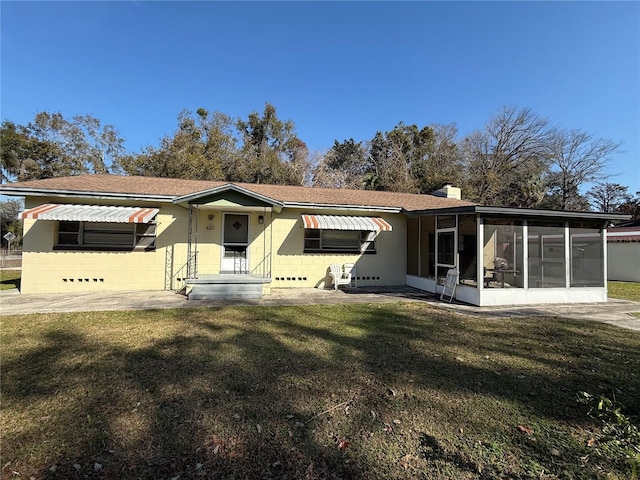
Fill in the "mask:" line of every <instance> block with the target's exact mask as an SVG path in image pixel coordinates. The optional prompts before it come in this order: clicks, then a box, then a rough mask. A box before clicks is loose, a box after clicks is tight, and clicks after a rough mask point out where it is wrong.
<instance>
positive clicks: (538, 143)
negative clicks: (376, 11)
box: [462, 107, 550, 207]
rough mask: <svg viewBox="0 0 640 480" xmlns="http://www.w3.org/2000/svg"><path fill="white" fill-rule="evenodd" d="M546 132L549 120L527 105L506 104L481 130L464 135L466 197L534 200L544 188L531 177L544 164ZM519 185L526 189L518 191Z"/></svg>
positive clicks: (520, 203)
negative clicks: (514, 105) (539, 186)
mask: <svg viewBox="0 0 640 480" xmlns="http://www.w3.org/2000/svg"><path fill="white" fill-rule="evenodd" d="M549 133H550V129H549V122H548V121H547V120H546V119H544V118H541V117H539V116H538V115H536V114H535V113H533V112H532V111H531V110H530V109H528V108H524V109H520V110H518V109H516V108H515V107H505V108H504V109H503V110H502V111H501V112H500V113H499V114H498V115H497V116H496V117H494V118H493V119H492V120H490V121H489V123H488V124H487V126H486V127H485V129H484V130H482V131H479V132H475V133H473V134H471V135H469V136H468V137H466V138H465V139H464V141H463V143H462V157H463V164H464V167H465V175H466V180H465V183H464V185H465V189H466V190H467V196H468V198H470V199H471V200H475V201H477V202H480V203H483V204H485V205H501V206H515V207H531V206H532V205H534V204H535V203H537V202H538V201H539V200H540V199H541V198H542V195H543V192H542V190H540V191H537V183H536V182H535V181H532V180H531V179H535V178H540V176H541V175H542V173H543V172H544V171H545V170H546V168H547V164H548V158H549V149H548V140H549ZM520 185H524V186H525V187H526V192H520V191H519V186H520ZM532 187H535V188H533V189H532ZM523 193H526V194H523Z"/></svg>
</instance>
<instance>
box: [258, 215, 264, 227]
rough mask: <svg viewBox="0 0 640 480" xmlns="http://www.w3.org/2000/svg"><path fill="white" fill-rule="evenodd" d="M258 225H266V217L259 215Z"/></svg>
mask: <svg viewBox="0 0 640 480" xmlns="http://www.w3.org/2000/svg"><path fill="white" fill-rule="evenodd" d="M258 223H259V224H260V225H262V224H263V223H264V215H258Z"/></svg>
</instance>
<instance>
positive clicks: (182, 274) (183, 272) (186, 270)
mask: <svg viewBox="0 0 640 480" xmlns="http://www.w3.org/2000/svg"><path fill="white" fill-rule="evenodd" d="M188 278H198V252H197V251H196V252H194V253H193V254H192V255H191V256H190V257H189V258H188V259H187V263H185V264H184V265H183V266H182V267H180V268H179V269H178V270H177V271H176V273H175V274H174V275H173V282H172V283H176V282H177V283H178V284H177V285H176V288H175V291H176V292H179V291H180V290H182V289H183V288H184V287H185V285H186V282H185V280H186V279H188Z"/></svg>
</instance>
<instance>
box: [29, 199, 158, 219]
mask: <svg viewBox="0 0 640 480" xmlns="http://www.w3.org/2000/svg"><path fill="white" fill-rule="evenodd" d="M157 213H158V209H157V208H140V207H113V206H104V205H69V204H57V203H45V204H44V205H40V206H39V207H35V208H31V209H29V210H25V211H24V212H22V213H21V214H20V215H19V217H18V218H23V219H27V218H28V219H33V220H59V221H70V222H113V223H149V222H151V221H152V220H153V218H154V217H155V216H156V214H157Z"/></svg>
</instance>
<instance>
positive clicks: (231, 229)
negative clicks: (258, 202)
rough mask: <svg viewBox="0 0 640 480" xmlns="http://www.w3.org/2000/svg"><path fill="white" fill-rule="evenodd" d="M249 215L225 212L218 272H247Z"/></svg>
mask: <svg viewBox="0 0 640 480" xmlns="http://www.w3.org/2000/svg"><path fill="white" fill-rule="evenodd" d="M248 249H249V215H248V214H241V213H225V214H224V219H223V222H222V260H221V262H220V273H248V261H247V260H248V259H247V251H248Z"/></svg>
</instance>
